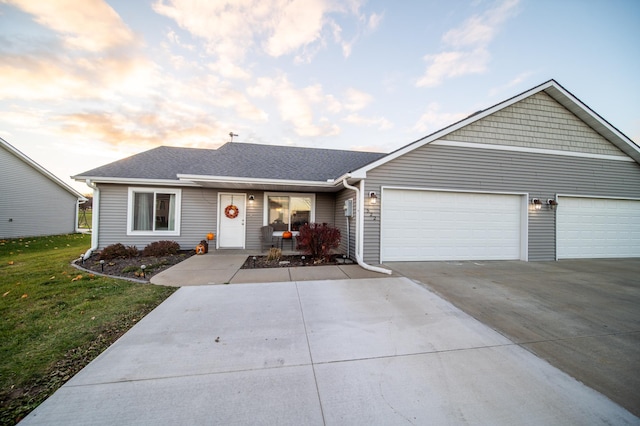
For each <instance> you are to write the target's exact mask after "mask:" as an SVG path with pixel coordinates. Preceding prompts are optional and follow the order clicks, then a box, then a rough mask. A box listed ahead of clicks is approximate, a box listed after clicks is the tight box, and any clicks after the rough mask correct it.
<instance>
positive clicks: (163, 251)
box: [142, 241, 180, 257]
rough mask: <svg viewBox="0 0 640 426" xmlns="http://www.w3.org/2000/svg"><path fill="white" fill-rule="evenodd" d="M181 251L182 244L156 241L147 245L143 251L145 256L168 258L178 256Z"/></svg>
mask: <svg viewBox="0 0 640 426" xmlns="http://www.w3.org/2000/svg"><path fill="white" fill-rule="evenodd" d="M179 251H180V244H178V243H177V242H175V241H155V242H153V243H150V244H147V246H146V247H145V248H144V250H142V255H143V256H156V257H159V256H168V255H170V254H178V252H179Z"/></svg>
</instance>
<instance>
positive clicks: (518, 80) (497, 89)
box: [489, 71, 534, 97]
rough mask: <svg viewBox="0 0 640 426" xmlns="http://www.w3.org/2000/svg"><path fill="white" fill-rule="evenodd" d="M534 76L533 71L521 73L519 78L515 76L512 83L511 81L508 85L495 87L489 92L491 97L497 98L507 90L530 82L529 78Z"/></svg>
mask: <svg viewBox="0 0 640 426" xmlns="http://www.w3.org/2000/svg"><path fill="white" fill-rule="evenodd" d="M533 74H534V72H533V71H526V72H523V73H520V74H518V75H517V76H515V77H514V78H513V79H511V81H509V82H508V83H507V84H503V85H502V86H499V87H494V88H492V89H491V90H489V96H491V97H493V96H496V95H498V94H499V93H501V92H504V91H505V90H508V89H511V88H513V87H515V86H518V85H519V84H520V83H522V82H524V81H526V80H528V79H529V77H531V76H532V75H533Z"/></svg>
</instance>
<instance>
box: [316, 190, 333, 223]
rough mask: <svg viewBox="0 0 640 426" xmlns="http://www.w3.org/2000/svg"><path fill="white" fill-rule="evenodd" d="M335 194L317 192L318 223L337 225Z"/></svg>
mask: <svg viewBox="0 0 640 426" xmlns="http://www.w3.org/2000/svg"><path fill="white" fill-rule="evenodd" d="M335 208H336V201H335V194H333V193H327V192H319V193H317V194H316V223H326V224H329V225H331V226H335V221H336V209H335Z"/></svg>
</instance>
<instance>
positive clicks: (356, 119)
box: [344, 114, 393, 130]
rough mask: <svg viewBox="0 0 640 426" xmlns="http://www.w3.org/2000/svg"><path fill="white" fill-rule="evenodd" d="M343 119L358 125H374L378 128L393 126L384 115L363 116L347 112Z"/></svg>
mask: <svg viewBox="0 0 640 426" xmlns="http://www.w3.org/2000/svg"><path fill="white" fill-rule="evenodd" d="M344 121H345V122H347V123H349V124H355V125H358V126H366V127H376V128H377V129H378V130H389V129H391V128H393V123H392V122H390V121H389V120H387V119H386V118H384V117H364V116H362V115H359V114H349V115H348V116H347V117H346V118H345V119H344Z"/></svg>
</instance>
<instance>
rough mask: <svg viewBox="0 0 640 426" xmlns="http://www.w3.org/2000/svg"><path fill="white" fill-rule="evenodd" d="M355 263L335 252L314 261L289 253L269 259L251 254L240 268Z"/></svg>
mask: <svg viewBox="0 0 640 426" xmlns="http://www.w3.org/2000/svg"><path fill="white" fill-rule="evenodd" d="M345 263H353V261H352V260H350V259H346V260H345V259H344V258H343V256H342V255H341V254H333V255H331V257H330V258H329V260H325V259H322V260H320V261H314V260H313V259H312V258H310V257H309V256H304V255H289V256H280V258H278V259H274V260H268V258H267V256H249V257H248V258H247V260H246V261H245V262H244V265H242V268H240V269H258V268H292V267H299V266H322V265H343V264H345Z"/></svg>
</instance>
